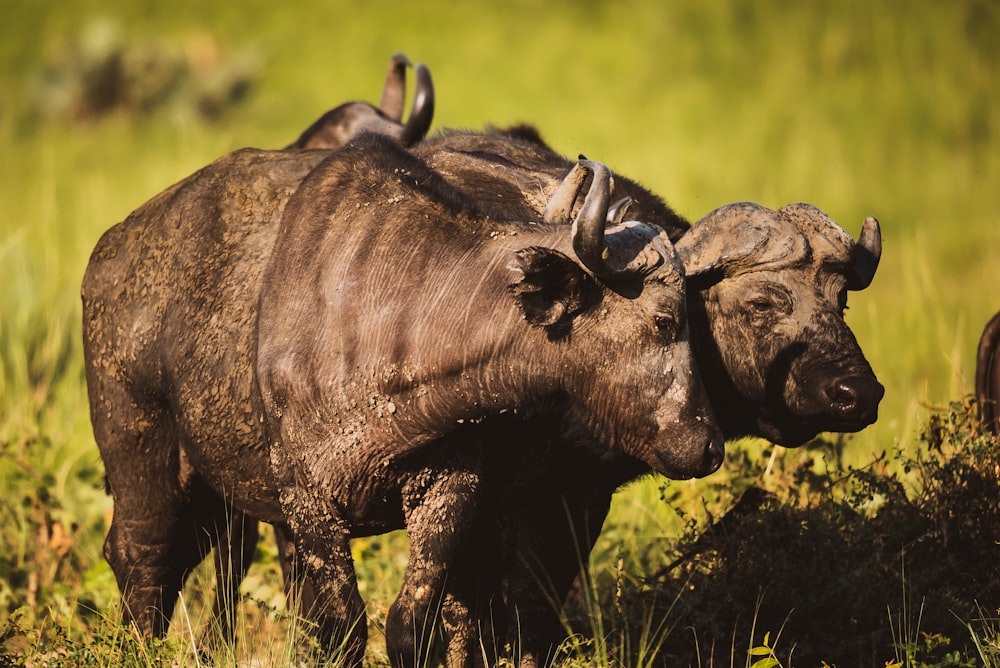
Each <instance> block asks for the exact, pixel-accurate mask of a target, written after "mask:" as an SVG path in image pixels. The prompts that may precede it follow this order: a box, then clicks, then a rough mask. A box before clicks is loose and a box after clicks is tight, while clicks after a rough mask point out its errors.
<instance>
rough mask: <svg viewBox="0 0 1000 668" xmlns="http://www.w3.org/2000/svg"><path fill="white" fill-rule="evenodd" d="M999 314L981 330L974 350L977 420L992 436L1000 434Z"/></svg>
mask: <svg viewBox="0 0 1000 668" xmlns="http://www.w3.org/2000/svg"><path fill="white" fill-rule="evenodd" d="M998 352H1000V313H997V314H996V315H994V316H993V317H992V318H990V320H989V322H987V323H986V327H984V328H983V333H982V336H980V337H979V346H978V348H977V349H976V403H977V405H978V406H979V420H980V422H982V424H983V427H985V428H986V429H988V430H989V431H990V432H992V433H993V434H994V435H995V434H998V433H1000V414H998V411H997V397H998V395H1000V356H998V355H997V353H998Z"/></svg>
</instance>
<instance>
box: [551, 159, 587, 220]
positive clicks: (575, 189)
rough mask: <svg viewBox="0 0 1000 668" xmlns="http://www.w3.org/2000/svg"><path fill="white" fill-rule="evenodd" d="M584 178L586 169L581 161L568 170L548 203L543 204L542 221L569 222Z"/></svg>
mask: <svg viewBox="0 0 1000 668" xmlns="http://www.w3.org/2000/svg"><path fill="white" fill-rule="evenodd" d="M586 178H587V170H586V168H585V167H582V166H581V162H577V163H576V164H575V165H573V169H571V170H569V174H567V175H566V177H565V178H564V179H563V180H562V183H560V184H559V187H558V188H557V189H556V191H555V193H553V195H552V198H551V199H550V200H549V203H548V204H547V205H545V211H544V212H543V213H542V222H544V223H547V224H556V225H558V224H560V223H567V222H569V220H570V216H571V215H572V213H573V205H574V204H575V203H576V197H577V195H579V194H580V188H582V187H583V181H584V179H586Z"/></svg>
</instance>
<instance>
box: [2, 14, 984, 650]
mask: <svg viewBox="0 0 1000 668" xmlns="http://www.w3.org/2000/svg"><path fill="white" fill-rule="evenodd" d="M7 16H8V20H5V21H4V22H2V24H0V149H2V151H0V153H2V155H3V156H4V159H3V160H0V211H2V212H3V215H2V217H0V286H3V288H2V290H0V448H2V449H0V490H2V491H3V494H0V518H2V534H0V543H2V545H0V618H2V617H5V616H8V615H11V614H12V612H13V611H15V610H17V611H19V612H18V616H17V617H16V619H17V620H19V621H17V624H19V625H20V627H24V628H29V629H36V630H37V629H40V628H49V629H52V628H56V629H62V631H60V633H63V632H64V633H65V634H67V635H68V636H70V637H72V638H75V639H78V640H81V641H83V640H84V639H85V638H86V637H88V634H92V633H93V630H92V629H93V628H100V623H101V619H103V618H113V616H114V614H115V613H114V612H113V611H114V609H115V608H114V606H115V600H116V596H117V592H116V588H115V584H114V578H113V576H112V575H111V574H110V571H109V569H108V568H107V566H106V565H105V564H104V562H103V560H102V559H101V557H100V544H101V540H102V537H103V533H104V531H105V529H106V517H107V513H108V512H109V511H110V503H109V500H108V499H107V497H106V496H105V495H104V493H103V484H102V479H101V466H100V461H99V458H98V455H97V450H96V447H95V445H94V443H93V439H92V436H91V435H90V430H89V418H88V409H87V402H86V392H85V387H84V382H83V373H82V353H81V349H80V324H79V321H80V306H79V298H78V294H79V283H80V278H81V277H82V273H83V269H84V267H85V266H86V262H87V258H88V255H89V251H90V249H91V248H92V247H93V245H94V243H95V242H96V240H97V238H98V237H99V235H100V234H101V233H102V232H103V231H104V230H105V229H107V228H108V227H109V226H111V225H112V224H114V223H115V222H117V221H119V220H121V219H123V218H124V217H125V216H126V215H127V214H128V212H129V211H130V210H132V209H133V208H135V207H136V206H138V205H139V204H141V203H142V202H143V201H145V200H146V199H148V198H149V197H151V196H152V195H154V194H156V193H157V192H159V191H160V190H162V189H163V188H165V187H166V186H168V185H169V184H171V183H173V182H175V181H177V180H178V179H180V178H183V177H184V176H186V175H188V174H189V173H191V172H192V171H194V170H195V169H197V168H198V167H200V166H202V165H204V164H205V163H207V162H208V161H210V160H212V159H214V158H215V157H217V156H219V155H221V154H223V153H225V152H226V151H229V150H231V149H233V148H237V147H241V146H246V145H255V146H261V147H278V146H282V145H284V144H286V143H288V142H289V141H291V140H292V139H294V138H295V137H296V136H297V134H298V132H299V131H300V130H301V129H302V128H304V127H305V126H306V125H308V124H309V123H310V122H311V121H312V120H314V119H315V118H316V117H317V116H318V115H319V114H320V113H322V112H323V111H324V110H326V109H328V108H330V107H332V106H333V105H335V104H337V103H339V102H341V101H343V100H345V99H369V100H373V99H375V98H376V96H377V94H378V90H379V87H380V82H381V79H382V75H383V73H384V69H385V65H386V62H387V59H388V56H389V55H390V54H391V53H393V52H395V51H399V50H403V51H405V52H406V53H408V54H409V55H410V56H411V57H413V58H414V59H415V60H418V61H422V62H425V63H427V64H428V65H429V66H430V67H431V69H432V72H433V74H434V78H435V84H436V86H437V90H438V106H437V118H436V126H438V127H441V126H446V125H449V126H470V127H481V126H482V125H483V124H485V123H496V124H505V123H512V122H518V121H525V120H527V121H531V122H534V123H536V124H537V125H538V126H539V127H540V128H541V130H542V132H543V134H544V136H545V137H546V138H547V139H548V140H549V141H550V142H551V143H552V144H553V145H554V146H555V147H557V148H558V149H560V150H562V151H563V152H565V153H566V154H569V155H575V154H576V153H579V152H585V153H587V155H588V156H590V157H592V158H596V159H600V160H602V161H604V162H606V163H608V164H609V165H610V166H611V167H612V168H613V169H615V170H616V171H619V172H622V173H626V174H628V175H630V176H631V177H633V178H636V179H638V180H639V181H641V182H643V183H644V184H646V185H648V186H649V187H651V188H652V189H654V190H655V191H657V192H658V193H660V194H661V195H663V196H664V197H665V198H666V199H667V200H668V201H669V202H670V203H671V204H672V205H673V206H674V207H675V208H676V209H677V210H678V211H679V212H681V213H682V214H684V215H686V216H688V217H689V218H691V219H697V218H698V217H700V216H701V215H703V214H704V213H706V212H708V211H709V210H711V209H712V208H714V207H716V206H718V205H721V204H723V203H726V202H730V201H735V200H744V199H746V200H754V201H758V202H760V203H763V204H766V205H769V206H780V205H782V204H785V203H787V202H792V201H808V202H811V203H813V204H816V205H817V206H819V207H820V208H822V209H824V210H825V211H827V212H828V213H829V214H830V215H831V216H833V217H834V219H836V220H838V221H839V222H841V223H842V224H843V225H844V226H845V227H846V228H847V229H848V231H850V232H852V233H854V234H856V233H857V231H858V230H859V227H860V223H861V221H862V220H863V218H864V217H865V216H866V215H875V216H877V217H878V218H879V219H880V220H881V222H882V225H883V233H884V238H885V239H884V245H885V252H884V258H883V262H882V266H881V268H880V269H879V273H878V275H877V276H876V279H875V282H874V284H873V285H872V287H871V288H869V289H868V290H866V291H864V292H861V293H857V294H852V296H851V299H850V308H851V310H850V311H849V313H848V321H849V323H850V324H851V326H852V327H853V328H854V330H855V332H856V333H857V335H858V339H859V341H860V342H861V344H862V346H863V348H864V349H865V351H866V353H867V355H868V357H869V359H870V360H871V362H872V365H873V367H874V368H875V369H876V372H877V373H878V375H879V377H880V379H881V380H882V381H883V383H884V384H885V385H886V389H887V393H886V398H885V400H884V401H883V403H882V408H881V416H880V419H879V422H878V423H877V424H876V425H874V426H873V427H871V428H869V429H867V430H866V431H865V432H863V433H861V434H859V435H857V436H855V437H852V438H850V439H847V440H846V441H845V442H844V443H843V449H842V456H843V458H844V459H845V460H846V462H847V463H848V464H849V463H855V464H863V463H865V462H868V461H869V460H870V457H871V455H872V453H878V452H882V451H890V452H891V451H894V450H904V451H913V450H915V449H917V448H919V447H921V445H920V441H919V439H918V438H917V435H918V432H919V429H920V427H921V425H923V424H924V423H925V421H926V419H927V407H928V406H933V405H940V404H944V403H946V402H947V401H948V400H950V399H953V398H956V397H959V396H961V395H963V394H965V393H967V392H969V391H970V390H971V378H972V371H973V368H972V364H973V353H974V350H975V345H976V340H977V338H978V335H979V332H980V330H981V327H982V325H983V324H985V322H986V320H987V319H988V317H989V316H990V315H992V313H993V312H994V311H995V310H997V309H998V308H1000V300H997V299H996V298H995V297H993V288H994V286H995V280H994V279H995V276H996V271H997V270H996V267H997V262H998V260H1000V256H998V251H997V248H1000V225H998V224H997V222H998V221H997V213H996V212H997V211H1000V188H998V187H997V186H998V183H1000V137H998V134H1000V93H998V92H997V91H998V90H1000V85H998V84H1000V82H998V80H997V79H998V75H997V71H998V70H997V67H996V63H998V62H1000V47H998V46H997V43H996V40H995V38H994V36H995V35H996V34H997V32H998V28H1000V10H998V9H997V8H996V7H995V5H994V3H991V2H987V1H985V0H964V1H960V2H953V3H939V2H931V1H929V0H923V1H919V2H916V3H904V2H901V1H900V0H890V1H889V2H883V3H870V2H866V1H863V0H846V1H844V2H838V3H832V2H828V3H792V2H787V1H786V0H762V1H760V2H755V3H749V4H748V3H740V2H736V1H734V0H709V1H707V2H702V3H690V4H683V3H674V4H672V5H667V4H665V3H654V2H641V1H640V0H625V1H624V2H615V3H611V2H603V1H601V0H588V1H586V2H569V0H560V1H557V2H554V3H541V2H537V1H536V0H507V1H505V2H502V3H496V4H493V5H491V6H489V7H484V6H478V5H475V4H461V3H458V4H456V3H432V4H429V3H394V2H371V3H346V2H341V1H335V2H307V3H299V4H298V5H295V6H288V5H281V4H280V3H279V4H275V3H273V2H265V1H264V0H249V1H248V2H244V3H239V4H232V3H229V4H225V3H218V4H213V3H207V4H206V3H202V2H194V1H193V0H180V1H179V2H174V3H166V4H164V3H161V4H159V5H157V4H153V5H150V4H149V3H140V2H137V1H135V0H112V1H111V2H100V3H98V2H96V1H94V0H80V1H79V2H74V3H69V4H66V3H63V4H61V5H59V6H58V8H57V7H55V6H54V5H53V4H52V3H51V2H44V1H43V2H28V1H27V0H15V6H14V7H13V8H11V11H9V12H8V13H7ZM95 21H98V22H99V23H94V22H95ZM100 22H103V23H100ZM109 25H110V26H114V25H117V26H118V30H119V33H118V34H119V36H120V38H121V39H123V40H125V41H128V42H129V43H134V44H139V45H145V46H147V47H149V46H156V47H159V48H163V49H166V50H168V51H171V52H177V53H181V54H184V55H185V57H186V58H188V60H189V61H190V62H192V63H195V64H197V63H201V64H202V66H204V65H205V63H209V64H212V63H215V64H219V63H222V64H225V63H226V62H227V61H228V60H233V61H235V60H239V59H240V58H244V57H247V56H248V55H249V56H250V57H252V59H255V61H254V62H256V63H258V64H259V69H258V70H257V79H256V85H255V87H254V88H253V89H252V94H251V96H250V97H249V99H248V100H247V101H246V102H244V103H243V104H241V105H236V106H234V107H232V108H230V109H228V110H226V111H225V112H224V113H223V114H222V115H221V116H220V117H217V118H215V119H214V120H204V119H202V118H201V117H199V116H198V114H197V113H193V112H192V111H191V109H190V108H187V107H185V106H184V105H183V104H173V105H169V106H165V107H163V108H161V109H158V110H155V111H153V112H150V113H148V114H141V113H139V114H137V113H132V112H126V111H119V112H116V113H113V114H111V115H110V116H105V117H101V118H96V119H90V120H86V121H78V120H73V119H72V118H68V117H66V116H65V115H58V114H56V115H46V113H44V110H43V107H41V106H39V105H40V103H39V102H38V100H39V99H41V98H40V97H39V96H38V95H37V91H38V90H40V85H39V82H40V81H42V79H43V73H44V72H45V70H46V68H48V69H49V70H52V69H58V67H60V66H61V65H60V64H63V65H62V66H64V64H65V62H67V60H68V61H72V60H73V58H72V57H71V56H67V55H66V54H72V53H77V54H78V53H80V52H81V50H85V49H83V47H82V46H79V45H80V44H84V45H85V44H87V43H90V42H93V41H94V40H96V39H97V38H96V37H94V35H98V36H100V35H102V34H106V33H102V32H101V30H106V29H107V28H106V27H107V26H109ZM94 26H97V27H96V28H95V27H94ZM101 26H105V27H104V28H102V27H101ZM88 40H89V41H88ZM74 45H76V46H74ZM88 48H89V47H88ZM94 48H96V47H94ZM74 49H75V51H74ZM196 69H197V68H196ZM199 71H206V70H199ZM205 76H208V75H207V74H206V75H205ZM733 452H734V456H735V457H737V458H741V457H746V458H748V461H749V460H753V461H759V460H760V459H762V458H767V457H770V456H772V455H773V456H774V457H782V456H784V455H782V453H781V452H780V451H775V450H774V449H773V448H772V447H771V446H769V445H767V444H765V443H759V442H755V441H750V442H746V443H744V444H742V445H741V446H740V447H738V448H735V449H734V450H733ZM662 484H663V482H662V481H661V480H656V479H652V480H648V481H644V482H641V483H637V484H634V485H632V486H631V487H630V488H628V489H626V490H625V491H623V492H622V493H620V494H619V495H618V497H617V498H616V501H615V505H614V508H613V512H612V516H611V519H610V520H609V522H608V525H607V527H606V530H605V533H604V534H603V536H602V538H601V540H600V541H599V543H598V547H597V549H596V550H595V553H594V555H593V566H594V578H595V583H596V586H597V587H598V588H599V589H602V590H603V589H606V588H607V587H612V588H613V587H614V583H615V581H616V578H618V577H619V574H620V573H621V571H622V569H623V570H624V572H625V573H641V572H643V569H648V568H650V567H651V566H650V564H654V563H659V562H657V561H656V557H657V555H661V554H662V553H663V552H664V551H666V550H668V549H670V545H672V543H673V541H674V539H675V538H676V537H677V536H678V535H680V534H681V533H682V532H683V531H684V530H685V527H688V526H691V525H692V524H694V525H697V524H699V523H704V522H705V521H707V518H708V516H709V514H710V513H711V512H712V511H713V509H715V510H716V511H717V510H718V508H720V507H725V506H726V505H727V504H728V503H730V502H731V500H732V499H733V498H734V497H735V496H736V495H737V493H738V492H739V491H740V490H739V486H740V485H745V484H746V481H745V480H740V479H739V478H738V477H729V474H718V475H716V476H714V477H712V478H710V479H709V480H706V481H703V482H700V483H671V484H670V485H669V486H667V487H666V488H665V489H662V490H661V487H662ZM734 486H735V487H734ZM263 549H264V550H265V551H264V552H262V553H261V554H260V555H258V566H257V568H255V570H254V572H258V571H259V570H260V569H261V568H264V569H265V572H269V573H270V575H273V572H270V571H266V569H267V568H272V569H273V561H272V557H273V554H270V553H267V552H266V549H268V548H266V547H265V548H263ZM404 550H405V538H404V537H401V536H399V535H394V536H390V537H387V538H378V539H372V540H371V541H363V542H359V543H358V544H357V547H356V556H358V557H363V558H362V559H360V562H359V563H360V564H361V566H360V570H361V574H362V582H363V585H362V586H363V587H365V591H364V592H363V593H364V595H365V597H366V599H368V600H369V602H370V612H371V615H372V618H373V619H374V620H375V621H374V623H373V626H374V630H375V634H377V632H378V628H377V627H378V620H379V619H380V617H381V618H382V619H384V610H385V608H386V607H387V605H388V601H390V600H391V597H392V592H393V591H394V588H395V587H396V586H397V583H398V573H399V569H400V567H401V562H402V559H403V556H401V554H402V552H403V551H404ZM619 560H621V563H622V566H621V568H619V565H618V564H619ZM267 564H271V565H270V566H267ZM252 577H256V576H252ZM194 580H195V581H194V583H193V587H192V588H191V589H192V591H189V592H187V593H186V596H187V599H186V600H187V602H188V606H189V609H191V608H194V609H196V610H197V609H198V606H199V605H200V603H199V601H198V599H199V597H200V596H202V595H203V594H204V592H205V590H207V589H209V585H208V584H206V583H205V579H204V578H201V577H198V576H196V577H195V578H194ZM248 589H249V590H250V591H253V592H254V597H255V599H256V600H261V601H269V603H268V604H267V605H264V606H262V607H261V608H260V610H263V611H264V612H261V613H260V614H261V616H262V617H263V618H267V615H268V614H269V613H268V612H267V611H268V610H270V608H271V607H274V608H277V607H278V601H280V599H281V594H280V591H279V590H278V585H277V584H276V582H275V581H274V580H273V579H271V580H267V579H265V580H263V581H251V582H250V583H249V585H248ZM88 610H96V611H97V612H96V613H95V612H88ZM994 612H995V611H994ZM102 616H103V617H102ZM10 619H14V618H9V617H8V620H7V621H9V620H10ZM70 619H73V620H74V621H72V622H70V621H68V620H70ZM7 621H4V622H0V626H2V624H6V623H7ZM198 622H199V620H198V618H197V617H195V618H194V620H193V623H194V624H197V623H198ZM657 623H658V620H657ZM20 627H19V628H20ZM7 628H13V627H7ZM654 628H655V627H654ZM770 630H771V631H776V630H777V629H770ZM57 635H58V634H57ZM373 637H375V636H373ZM103 639H104V640H107V639H108V638H107V637H104V638H103ZM985 646H986V645H985V644H984V647H985ZM178 651H179V652H180V653H179V654H178V656H181V655H183V656H186V657H187V658H185V659H184V660H183V661H189V660H190V656H188V655H187V654H184V652H183V651H181V650H178ZM984 651H985V650H984ZM373 660H376V659H373ZM138 662H139V663H142V660H141V658H140V659H138ZM110 663H111V662H110V661H105V663H104V664H100V662H98V665H110Z"/></svg>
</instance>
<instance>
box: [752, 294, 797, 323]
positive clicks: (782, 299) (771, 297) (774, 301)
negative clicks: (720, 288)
mask: <svg viewBox="0 0 1000 668" xmlns="http://www.w3.org/2000/svg"><path fill="white" fill-rule="evenodd" d="M745 304H746V309H747V311H748V312H749V313H750V314H751V315H752V316H754V317H757V318H764V317H771V316H786V315H790V314H791V312H792V308H793V306H792V304H793V300H792V297H791V295H790V294H788V292H787V290H785V289H784V288H780V287H777V286H775V287H773V288H771V289H767V290H765V291H762V292H758V293H756V294H751V295H750V297H748V298H747V300H746V302H745Z"/></svg>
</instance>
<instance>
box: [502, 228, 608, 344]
mask: <svg viewBox="0 0 1000 668" xmlns="http://www.w3.org/2000/svg"><path fill="white" fill-rule="evenodd" d="M511 269H514V270H516V271H519V272H520V273H521V278H520V279H518V280H517V281H515V282H514V283H512V284H511V285H510V290H511V293H512V294H513V295H514V300H515V301H516V302H517V305H518V308H520V309H521V313H522V314H524V319H525V320H527V321H528V323H529V324H531V325H534V326H536V327H544V328H546V329H547V330H548V332H549V336H550V337H552V338H558V337H560V336H563V335H565V334H567V333H568V332H569V329H570V325H571V324H572V320H573V316H574V315H576V314H577V313H579V312H580V311H581V310H582V309H583V308H584V306H585V303H586V296H587V294H588V293H589V292H590V291H591V290H592V289H593V287H594V286H593V285H591V284H592V282H593V279H591V278H590V276H589V274H587V272H585V271H584V270H583V268H581V267H580V265H578V264H577V263H576V262H573V260H571V259H570V258H569V257H568V256H566V255H564V254H563V253H560V252H559V251H556V250H552V249H550V248H540V247H537V246H535V247H531V248H524V249H522V250H519V251H517V252H516V253H515V254H514V261H513V262H512V263H511Z"/></svg>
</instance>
